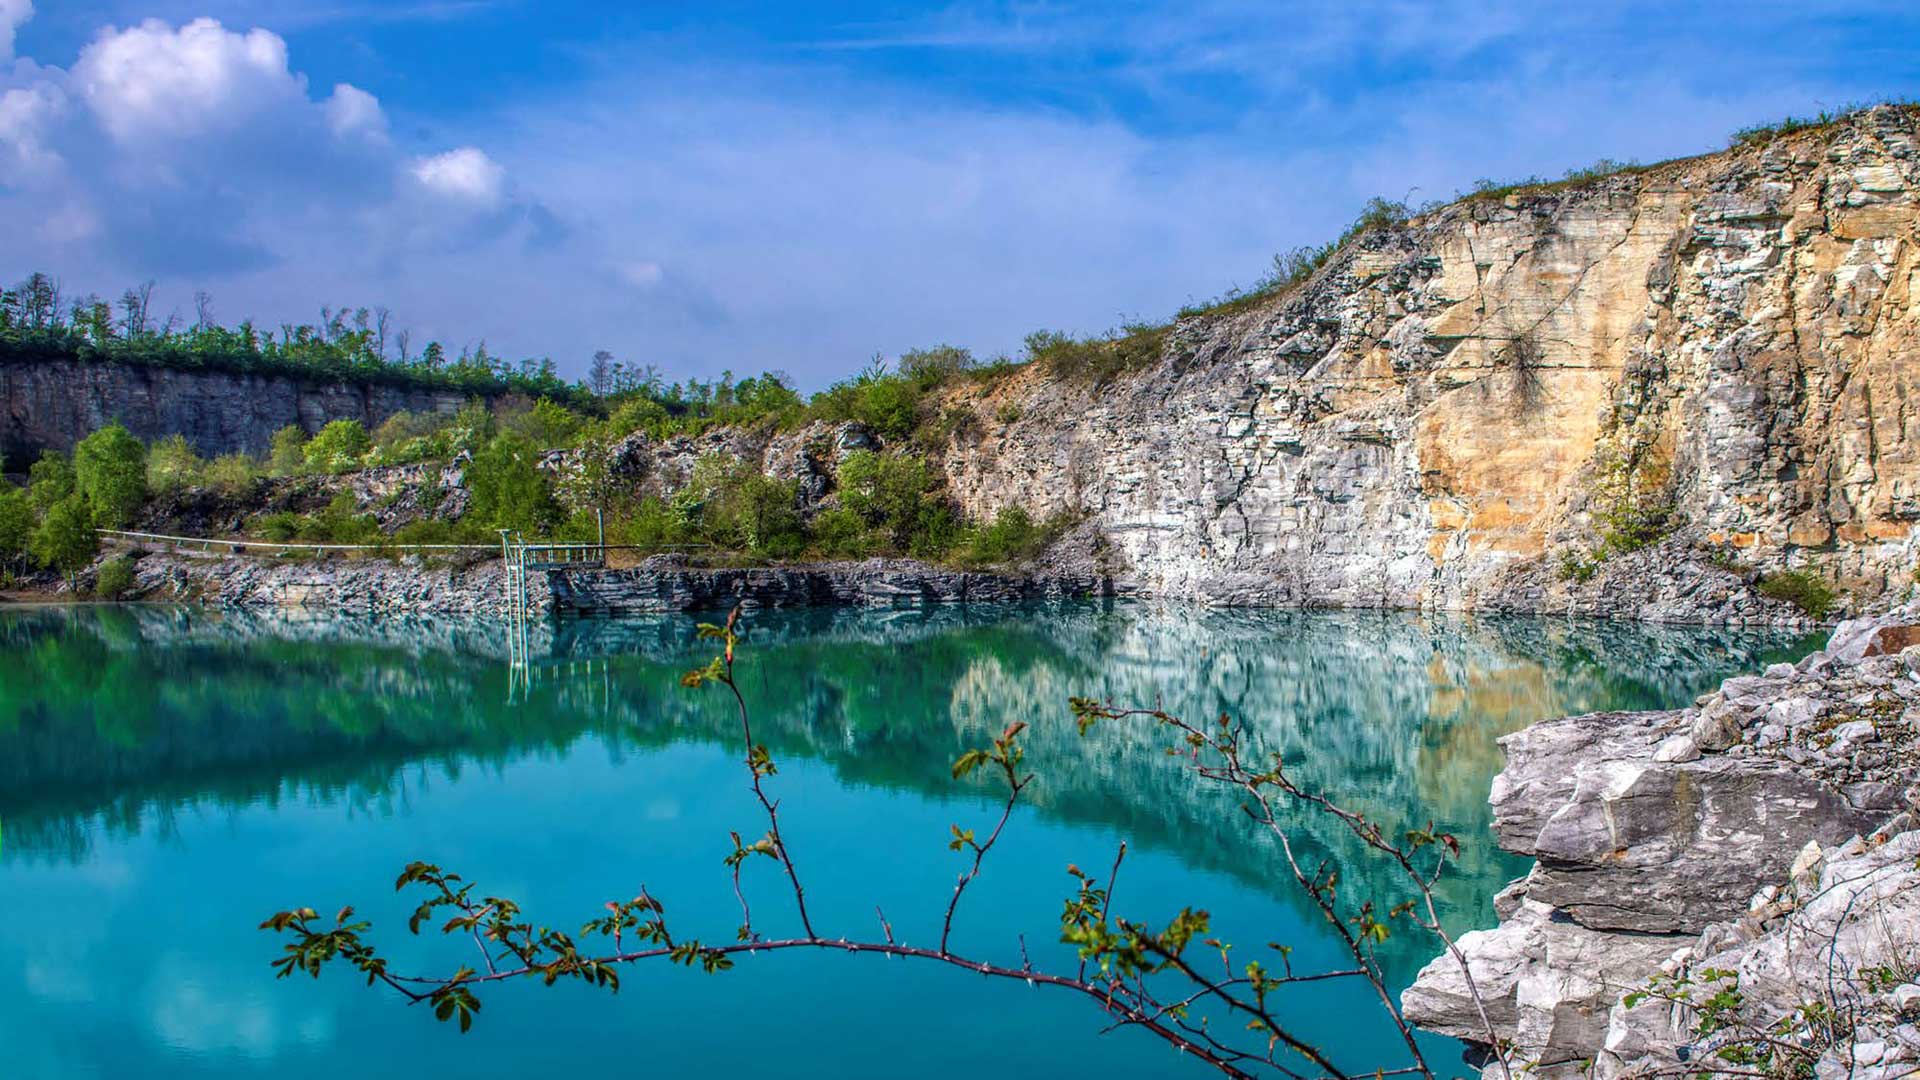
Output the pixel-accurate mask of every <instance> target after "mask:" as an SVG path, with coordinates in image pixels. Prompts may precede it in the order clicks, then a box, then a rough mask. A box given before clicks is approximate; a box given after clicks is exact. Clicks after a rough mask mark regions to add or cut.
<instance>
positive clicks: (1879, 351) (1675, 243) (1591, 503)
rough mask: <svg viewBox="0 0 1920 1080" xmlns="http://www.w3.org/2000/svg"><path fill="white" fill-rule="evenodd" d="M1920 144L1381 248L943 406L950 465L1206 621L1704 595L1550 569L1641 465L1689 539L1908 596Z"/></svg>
mask: <svg viewBox="0 0 1920 1080" xmlns="http://www.w3.org/2000/svg"><path fill="white" fill-rule="evenodd" d="M1915 130H1916V114H1915V113H1914V112H1913V111H1910V110H1901V109H1895V108H1882V109H1876V110H1873V111H1870V112H1866V113H1862V114H1858V115H1857V116H1856V117H1854V118H1852V119H1850V120H1848V121H1846V122H1843V123H1841V124H1838V125H1836V126H1834V127H1832V128H1828V129H1822V130H1819V131H1813V132H1807V133H1804V134H1802V135H1796V136H1792V137H1788V138H1783V139H1780V140H1777V141H1775V142H1773V143H1771V144H1770V145H1768V146H1766V147H1764V148H1747V149H1740V150H1736V151H1729V152H1726V153H1721V154H1714V155H1708V156H1706V157H1702V158H1696V159H1690V160H1686V161H1679V162H1673V163H1670V164H1667V165H1664V166H1660V167H1656V168H1653V169H1650V170H1647V171H1645V172H1641V173H1637V174H1631V175H1620V176H1615V177H1611V178H1608V179H1606V180H1604V181H1600V182H1598V183H1594V184H1590V185H1586V186H1582V187H1578V188H1571V189H1563V190H1551V191H1544V192H1537V193H1526V192H1522V193H1519V194H1516V195H1513V196H1510V197H1508V198H1507V199H1505V200H1504V201H1493V200H1480V201H1472V202H1466V203H1458V204H1454V205H1452V206H1449V207H1446V208H1444V209H1442V210H1439V211H1437V212H1435V213H1433V214H1432V215H1430V216H1428V217H1425V218H1419V219H1415V220H1414V221H1413V222H1411V223H1410V224H1408V225H1407V226H1406V227H1405V228H1400V229H1394V230H1387V231H1380V232H1374V233H1371V234H1368V235H1367V236H1365V237H1364V238H1363V239H1362V240H1361V241H1360V242H1358V243H1357V244H1355V245H1350V246H1349V248H1348V249H1347V250H1345V251H1343V252H1342V253H1341V254H1339V255H1338V256H1336V258H1335V259H1334V260H1333V261H1332V262H1331V263H1330V264H1329V265H1328V266H1327V267H1326V268H1324V269H1323V270H1322V271H1321V272H1320V273H1319V274H1318V275H1317V276H1316V277H1315V278H1314V280H1313V281H1312V282H1310V283H1309V284H1308V285H1306V286H1305V287H1303V288H1301V289H1298V290H1296V291H1294V292H1293V293H1292V294H1290V295H1288V296H1286V297H1284V298H1282V299H1280V300H1278V301H1275V302H1272V303H1269V304H1266V305H1263V306H1257V307H1255V308H1253V309H1252V310H1249V311H1246V312H1244V313H1240V314H1234V315H1231V316H1227V317H1199V318H1192V319H1187V320H1183V321H1181V322H1180V323H1179V324H1177V325H1176V327H1175V328H1174V330H1173V332H1172V334H1171V335H1170V337H1169V340H1168V342H1167V344H1166V346H1165V352H1164V354H1163V356H1162V358H1161V360H1160V362H1159V363H1158V364H1157V365H1155V366H1154V367H1152V368H1151V369H1150V370H1147V371H1144V372H1141V373H1138V374H1134V375H1129V376H1124V377H1121V378H1119V379H1117V380H1115V381H1112V382H1109V383H1107V384H1105V385H1100V386H1090V385H1085V384H1076V383H1074V382H1072V381H1071V380H1067V379H1062V378H1056V377H1049V376H1048V375H1047V374H1046V373H1045V372H1043V371H1040V370H1034V369H1028V370H1024V371H1022V372H1020V373H1018V374H1017V375H1016V376H1014V377H1012V378H1011V379H1008V380H1005V381H1003V382H1001V383H998V384H994V385H992V386H990V387H987V388H983V389H966V390H961V391H956V392H954V393H953V394H952V395H951V400H949V401H947V402H946V403H945V404H946V406H947V407H949V408H969V409H971V410H972V411H973V413H974V414H975V416H976V417H977V418H979V420H980V421H981V423H980V425H979V426H980V429H981V430H980V431H979V433H978V434H977V435H976V436H973V437H970V438H968V439H966V440H957V441H956V442H955V443H954V444H953V445H952V446H950V447H949V449H948V450H947V452H946V454H945V456H944V459H943V460H944V464H945V468H946V472H947V476H948V479H949V481H950V483H951V485H952V487H953V489H954V491H956V492H957V493H958V495H959V497H960V500H961V502H962V503H963V504H964V505H965V507H966V509H967V510H968V511H969V512H971V513H973V514H976V515H977V514H985V513H991V512H992V511H993V510H994V509H996V508H998V507H1001V506H1006V505H1009V504H1020V505H1024V506H1026V507H1027V508H1028V509H1029V510H1031V511H1032V512H1033V513H1034V514H1035V515H1036V517H1044V516H1045V515H1046V514H1048V513H1049V512H1052V511H1054V510H1057V509H1060V508H1062V507H1063V506H1064V507H1067V508H1071V509H1073V510H1076V511H1080V512H1084V513H1085V514H1087V515H1089V516H1090V518H1091V519H1092V520H1094V521H1095V522H1097V523H1098V524H1099V525H1100V526H1101V527H1102V528H1103V529H1104V530H1105V531H1106V533H1107V534H1108V535H1109V536H1110V537H1111V539H1112V542H1113V544H1114V546H1115V547H1116V549H1117V551H1118V553H1119V554H1120V555H1121V556H1123V557H1124V560H1125V564H1126V566H1127V567H1128V568H1129V570H1130V571H1131V573H1132V574H1133V575H1135V576H1136V577H1137V579H1138V580H1139V581H1140V582H1141V583H1142V585H1143V586H1145V587H1147V588H1149V589H1151V590H1153V591H1156V592H1159V593H1162V594H1165V595H1171V596H1185V597H1195V598H1202V599H1207V600H1212V601H1216V602H1245V603H1271V602H1281V603H1305V604H1338V605H1344V606H1359V607H1366V606H1395V607H1421V606H1429V607H1477V608H1499V609H1515V610H1529V611H1563V610H1568V609H1569V608H1572V609H1574V610H1585V611H1588V612H1589V613H1593V614H1613V615H1628V616H1635V617H1647V616H1649V615H1653V616H1657V615H1658V611H1657V610H1655V611H1653V612H1648V611H1644V610H1643V609H1645V608H1649V607H1652V608H1655V609H1658V608H1660V607H1661V606H1662V605H1663V604H1664V605H1665V606H1666V607H1667V608H1668V609H1675V608H1684V607H1689V606H1690V605H1688V604H1685V603H1679V604H1676V603H1674V601H1675V600H1676V599H1684V598H1679V597H1676V596H1675V595H1674V594H1675V593H1677V592H1679V591H1680V590H1682V589H1684V588H1687V587H1688V586H1687V582H1689V581H1692V580H1694V579H1696V578H1699V577H1700V576H1701V575H1699V574H1694V575H1686V574H1679V573H1663V574H1655V576H1663V577H1664V579H1665V580H1668V581H1669V582H1670V584H1669V585H1665V586H1661V587H1658V588H1655V589H1652V590H1649V589H1647V588H1646V587H1645V586H1644V580H1643V579H1645V578H1646V577H1647V576H1648V574H1649V568H1647V567H1643V566H1642V567H1634V566H1628V565H1626V564H1625V563H1620V564H1619V565H1616V563H1615V561H1613V560H1609V561H1608V562H1605V563H1602V564H1601V565H1600V567H1599V577H1598V579H1597V580H1596V581H1594V582H1593V583H1591V584H1590V585H1585V586H1583V585H1580V584H1578V583H1569V582H1565V581H1561V580H1559V579H1558V576H1557V574H1556V573H1555V571H1556V570H1557V568H1558V564H1559V557H1560V554H1561V553H1562V552H1563V551H1568V550H1575V549H1579V548H1581V547H1583V546H1584V547H1587V548H1590V547H1591V545H1592V544H1593V542H1594V536H1595V531H1596V525H1597V524H1598V522H1597V521H1596V518H1597V517H1598V515H1599V511H1600V510H1601V509H1603V507H1602V506H1601V505H1600V504H1601V503H1602V502H1603V500H1602V499H1601V498H1600V496H1601V493H1602V492H1603V491H1605V490H1607V488H1608V485H1609V484H1613V485H1616V486H1617V485H1618V484H1620V483H1622V482H1625V481H1626V480H1628V479H1629V478H1630V479H1631V481H1632V483H1633V484H1635V485H1636V490H1640V491H1642V492H1645V493H1650V497H1657V498H1661V499H1671V500H1672V501H1673V504H1674V505H1675V506H1676V508H1677V510H1678V512H1679V514H1680V516H1681V518H1682V520H1683V522H1684V525H1685V528H1684V530H1683V532H1684V534H1685V535H1686V536H1687V537H1688V538H1689V539H1691V540H1692V541H1693V542H1694V543H1696V544H1699V545H1704V546H1708V547H1718V548H1720V549H1722V550H1724V551H1726V552H1728V553H1737V555H1738V558H1739V559H1740V560H1742V561H1744V562H1746V563H1750V564H1752V565H1754V566H1757V567H1760V568H1762V569H1777V568H1780V567H1783V566H1789V565H1792V566H1801V565H1805V566H1811V567H1816V568H1818V569H1820V570H1822V571H1825V572H1828V573H1831V574H1834V575H1838V576H1841V577H1843V578H1846V579H1849V580H1854V581H1857V582H1858V583H1860V584H1862V585H1864V586H1866V587H1868V588H1870V589H1872V590H1875V591H1877V590H1879V589H1880V588H1883V587H1885V586H1886V585H1888V584H1889V583H1893V584H1896V585H1904V583H1905V580H1906V575H1907V572H1908V570H1909V569H1911V567H1912V566H1913V564H1914V562H1915V547H1914V540H1913V536H1912V523H1913V521H1914V520H1915V519H1916V517H1920V421H1917V420H1916V418H1915V416H1914V414H1912V412H1911V410H1909V409H1907V408H1906V407H1905V406H1904V405H1901V404H1897V403H1898V402H1903V401H1906V400H1908V399H1910V398H1911V397H1912V396H1913V394H1914V393H1915V391H1916V390H1920V363H1916V362H1915V361H1916V358H1917V357H1920V316H1917V314H1916V308H1915V306H1914V292H1915V284H1916V281H1920V278H1916V274H1920V233H1917V232H1916V228H1917V225H1920V205H1917V204H1916V197H1917V196H1920V150H1917V149H1916V142H1915ZM997 417H1017V418H1016V419H1014V420H1013V421H1012V422H1010V423H1002V422H997V421H996V420H995V419H994V418H997ZM1629 474H1630V477H1629ZM1697 557H1698V556H1697V555H1696V558H1697ZM1664 561H1665V562H1668V563H1671V562H1672V561H1673V560H1672V558H1671V556H1669V557H1668V558H1667V559H1666V560H1664ZM1653 569H1654V570H1659V571H1664V569H1665V568H1662V567H1656V568H1653ZM1616 573H1617V574H1620V575H1621V587H1619V588H1615V589H1612V590H1608V589H1607V584H1608V581H1607V579H1608V578H1609V577H1610V576H1612V575H1615V574H1616ZM1705 577H1706V580H1707V582H1708V584H1707V587H1708V588H1709V589H1712V588H1716V587H1719V586H1717V585H1715V584H1714V582H1716V581H1718V582H1722V583H1724V582H1725V581H1727V580H1728V579H1727V578H1724V577H1719V578H1716V577H1714V576H1713V575H1706V576H1705ZM1595 595H1604V596H1605V597H1606V599H1605V601H1604V603H1602V604H1600V605H1599V606H1597V607H1596V606H1595V605H1594V603H1593V602H1592V601H1590V600H1589V599H1587V598H1589V597H1592V596H1595ZM1583 605H1584V606H1583ZM1735 606H1736V607H1741V606H1744V607H1747V608H1748V610H1747V611H1746V612H1744V613H1742V612H1740V611H1734V612H1733V613H1732V615H1734V616H1736V617H1740V616H1742V615H1743V614H1744V615H1745V616H1761V615H1762V613H1761V610H1760V606H1759V605H1758V602H1757V601H1755V600H1754V599H1753V598H1752V597H1751V596H1750V595H1748V596H1745V597H1741V598H1738V602H1737V603H1736V604H1735Z"/></svg>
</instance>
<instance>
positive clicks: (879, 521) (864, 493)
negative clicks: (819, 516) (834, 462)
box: [839, 450, 942, 551]
mask: <svg viewBox="0 0 1920 1080" xmlns="http://www.w3.org/2000/svg"><path fill="white" fill-rule="evenodd" d="M839 479H840V505H841V506H844V507H846V508H847V509H848V510H851V511H852V512H853V513H854V514H856V515H858V516H859V517H860V519H861V520H863V521H865V522H866V523H867V524H868V525H869V526H871V527H873V528H874V529H877V530H878V531H879V532H880V533H881V535H882V536H884V537H885V538H886V542H887V546H888V547H889V548H890V549H891V550H894V551H911V550H913V549H914V547H915V544H914V538H915V535H916V533H919V532H921V531H923V530H926V529H929V528H936V527H939V526H940V525H941V524H942V523H941V522H938V521H936V520H934V519H932V518H931V517H928V516H926V515H927V511H929V510H931V508H932V506H933V505H934V503H935V500H934V498H933V495H932V489H933V485H934V474H933V470H932V469H930V468H929V467H928V466H927V463H926V461H925V460H923V459H921V458H917V457H909V456H906V455H901V454H876V453H874V452H873V451H871V450H855V451H854V452H852V453H850V454H848V455H847V456H846V459H845V460H844V461H842V462H841V463H840V472H839ZM921 546H922V547H925V546H927V545H926V544H924V543H923V544H922V545H921Z"/></svg>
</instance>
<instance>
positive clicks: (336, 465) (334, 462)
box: [305, 420, 373, 473]
mask: <svg viewBox="0 0 1920 1080" xmlns="http://www.w3.org/2000/svg"><path fill="white" fill-rule="evenodd" d="M371 449H373V439H372V438H371V437H369V436H368V435H367V429H366V428H364V427H362V426H361V424H360V421H358V420H335V421H333V422H331V423H329V424H328V425H327V426H326V427H323V428H321V429H320V434H318V435H315V436H314V437H313V441H311V442H309V443H307V446H306V450H305V457H306V464H307V468H309V469H313V470H315V471H317V472H331V473H343V472H348V471H350V470H352V469H356V468H358V467H359V466H360V459H361V458H363V457H365V456H367V451H368V450H371Z"/></svg>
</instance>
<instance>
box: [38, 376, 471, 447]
mask: <svg viewBox="0 0 1920 1080" xmlns="http://www.w3.org/2000/svg"><path fill="white" fill-rule="evenodd" d="M466 398H467V395H465V394H461V393H456V392H453V391H438V390H419V389H410V388H403V387H397V386H387V385H382V384H377V383H338V382H335V383H326V382H308V381H304V380H296V379H290V378H286V377H284V376H277V375H236V374H228V373H224V372H195V371H173V370H170V369H166V368H154V367H137V366H132V365H123V364H87V363H79V362H73V363H64V362H59V363H56V362H41V361H35V362H29V363H14V362H0V458H4V459H6V460H7V461H8V462H10V463H14V462H24V461H28V460H31V459H32V457H33V456H35V455H37V454H38V453H39V452H40V451H41V450H45V449H56V450H67V449H71V448H72V447H73V444H74V443H76V442H78V441H80V440H81V439H82V438H85V437H86V436H87V435H88V434H89V433H91V432H93V431H95V430H97V429H99V428H100V427H102V426H104V425H106V424H108V423H110V422H112V421H114V420H118V421H120V422H121V423H122V424H125V425H126V426H127V429H128V430H129V431H131V432H133V433H134V434H135V435H137V436H139V437H140V438H142V439H145V440H148V441H152V440H154V439H159V438H164V437H165V436H168V435H184V436H186V438H187V441H188V442H190V443H192V444H193V447H194V449H195V450H197V451H199V452H200V453H201V454H202V455H208V456H211V455H214V454H225V453H231V452H234V451H245V452H247V453H254V454H257V453H261V452H263V451H265V450H266V449H267V446H268V444H269V443H270V442H271V441H272V439H273V433H274V432H275V431H278V430H279V429H281V428H283V427H285V426H287V425H288V424H298V425H300V426H301V427H303V428H305V429H306V430H307V431H309V432H314V431H318V430H320V429H321V428H322V427H324V426H326V424H327V423H328V422H329V421H333V420H358V421H360V422H361V423H362V424H364V425H366V427H367V430H369V431H371V430H373V428H374V427H376V426H377V425H379V423H380V422H381V421H382V420H385V419H386V418H387V417H389V416H392V415H393V414H394V413H397V412H401V411H407V412H427V413H431V412H444V413H452V412H455V411H458V409H459V408H460V405H461V403H462V402H463V401H465V400H466ZM21 467H22V468H24V467H25V466H24V464H22V465H21Z"/></svg>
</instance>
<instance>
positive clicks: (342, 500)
mask: <svg viewBox="0 0 1920 1080" xmlns="http://www.w3.org/2000/svg"><path fill="white" fill-rule="evenodd" d="M299 528H300V539H302V540H310V541H313V542H314V543H316V544H374V543H378V542H379V541H380V539H381V533H380V522H379V520H378V519H377V518H375V517H374V516H373V515H372V514H367V513H362V512H361V511H360V503H359V500H357V499H355V498H354V497H353V493H352V492H351V491H342V492H339V493H338V494H336V495H334V497H333V499H332V501H331V502H329V503H327V505H326V508H325V509H323V510H321V511H320V512H319V513H316V514H313V515H311V516H309V517H306V518H302V519H300V526H299Z"/></svg>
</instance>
